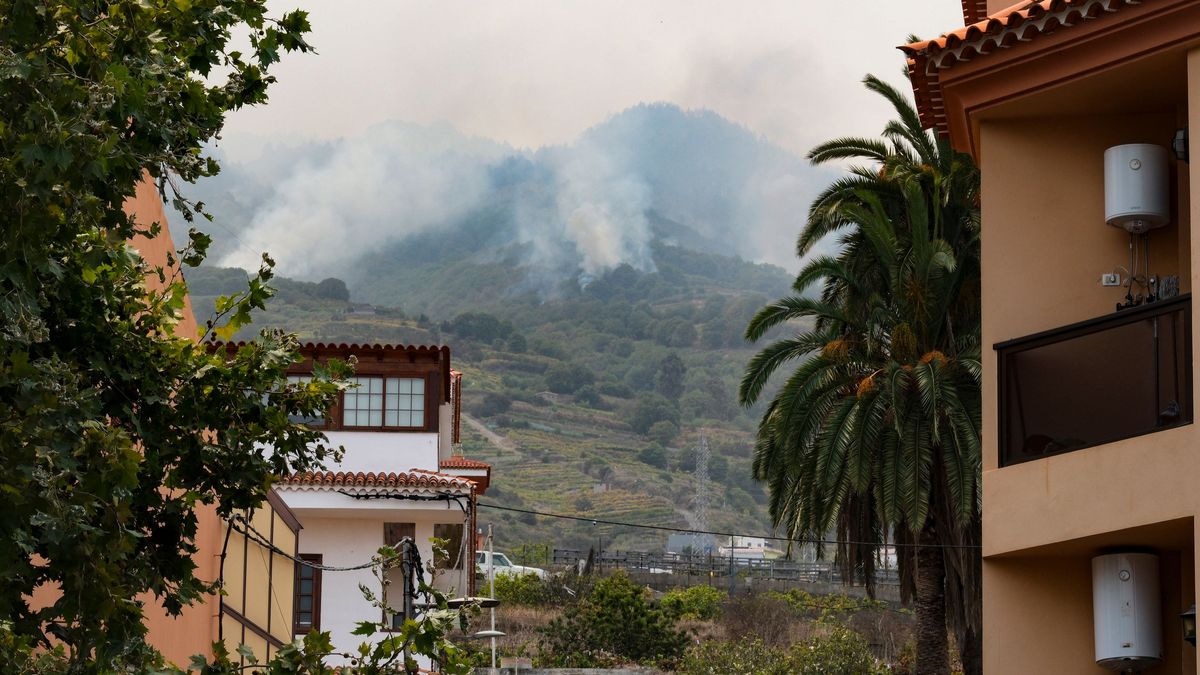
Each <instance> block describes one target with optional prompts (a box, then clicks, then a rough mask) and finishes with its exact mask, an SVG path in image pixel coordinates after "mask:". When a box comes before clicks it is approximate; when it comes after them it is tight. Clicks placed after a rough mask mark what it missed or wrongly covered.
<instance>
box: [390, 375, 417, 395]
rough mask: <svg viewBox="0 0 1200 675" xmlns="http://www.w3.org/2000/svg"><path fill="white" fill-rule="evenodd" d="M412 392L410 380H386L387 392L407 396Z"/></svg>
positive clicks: (394, 378)
mask: <svg viewBox="0 0 1200 675" xmlns="http://www.w3.org/2000/svg"><path fill="white" fill-rule="evenodd" d="M410 391H412V380H409V379H405V378H400V377H393V378H390V379H388V392H389V393H392V392H394V393H397V394H407V393H408V392H410Z"/></svg>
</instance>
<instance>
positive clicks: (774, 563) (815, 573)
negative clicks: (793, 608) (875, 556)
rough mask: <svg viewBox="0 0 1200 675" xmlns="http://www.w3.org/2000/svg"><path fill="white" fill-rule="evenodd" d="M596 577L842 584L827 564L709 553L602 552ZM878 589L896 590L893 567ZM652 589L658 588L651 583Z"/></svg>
mask: <svg viewBox="0 0 1200 675" xmlns="http://www.w3.org/2000/svg"><path fill="white" fill-rule="evenodd" d="M588 555H589V552H586V551H579V550H575V549H560V548H556V549H554V556H553V564H554V565H556V566H560V567H574V568H576V569H579V568H581V567H582V566H583V564H584V563H585V561H586V560H587V558H588ZM592 564H593V565H594V566H595V567H596V568H597V569H598V571H600V572H603V571H606V570H618V569H620V570H624V571H625V572H628V573H630V574H634V575H637V576H638V577H639V579H640V580H643V581H647V580H649V581H651V582H652V581H653V580H655V579H657V580H659V581H660V582H661V585H663V586H678V585H693V584H694V583H695V582H696V581H697V580H698V579H699V578H703V579H705V580H706V582H707V580H712V581H714V582H715V581H716V580H720V579H724V580H726V581H732V580H735V579H736V580H738V581H741V582H742V583H744V584H745V585H747V586H751V585H764V584H767V585H771V586H777V585H782V586H789V585H796V584H820V585H828V586H840V585H842V581H843V580H842V575H841V572H840V571H839V570H838V569H837V567H836V566H835V565H833V564H832V563H829V562H801V561H796V560H777V559H761V558H738V557H736V556H734V557H730V556H725V557H721V556H718V555H712V554H692V555H684V554H673V553H643V552H639V551H601V552H600V554H599V555H595V557H594V560H593V563H592ZM875 582H876V584H877V585H878V586H897V587H898V586H899V584H900V579H899V575H898V574H897V572H896V569H895V568H888V567H881V568H879V569H877V570H876V571H875ZM650 585H652V586H657V585H659V584H654V583H650Z"/></svg>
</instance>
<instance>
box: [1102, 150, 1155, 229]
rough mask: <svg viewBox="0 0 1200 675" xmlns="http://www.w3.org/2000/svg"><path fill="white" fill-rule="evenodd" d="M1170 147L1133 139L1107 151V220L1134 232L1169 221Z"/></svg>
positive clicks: (1152, 227)
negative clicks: (1131, 141) (1134, 141)
mask: <svg viewBox="0 0 1200 675" xmlns="http://www.w3.org/2000/svg"><path fill="white" fill-rule="evenodd" d="M1169 180H1170V179H1169V174H1168V170H1167V149H1166V148H1164V147H1162V146H1161V145H1151V144H1149V143H1133V144H1130V145H1116V146H1113V147H1111V148H1109V149H1107V150H1105V151H1104V220H1105V222H1107V223H1108V224H1109V225H1112V226H1113V227H1119V228H1122V229H1124V230H1126V231H1127V232H1130V233H1132V234H1142V233H1144V232H1148V231H1149V230H1152V229H1154V228H1156V227H1162V226H1163V225H1166V224H1167V222H1168V221H1169V220H1170V217H1171V204H1170V193H1171V186H1170V183H1169Z"/></svg>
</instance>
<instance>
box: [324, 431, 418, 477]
mask: <svg viewBox="0 0 1200 675" xmlns="http://www.w3.org/2000/svg"><path fill="white" fill-rule="evenodd" d="M325 435H326V436H327V437H329V444H330V445H331V446H334V447H336V446H339V445H340V446H342V447H344V448H345V449H346V453H345V455H344V456H343V457H342V461H341V463H340V464H334V463H333V462H330V463H328V464H327V465H326V467H325V468H326V469H328V470H329V471H347V472H355V471H362V472H365V473H381V472H383V473H387V472H393V471H395V472H398V471H408V470H410V469H426V470H428V471H437V470H438V434H425V433H409V432H403V431H397V432H383V431H327V432H325Z"/></svg>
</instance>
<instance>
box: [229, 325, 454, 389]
mask: <svg viewBox="0 0 1200 675" xmlns="http://www.w3.org/2000/svg"><path fill="white" fill-rule="evenodd" d="M247 344H249V343H248V342H246V341H245V340H239V341H237V342H220V341H218V342H212V343H209V350H211V351H218V350H220V349H224V350H226V351H227V352H231V353H232V352H236V351H237V350H239V349H241V348H242V347H245V346H246V345H247ZM300 351H301V352H302V353H304V352H307V353H308V354H309V355H311V354H313V353H315V352H353V353H358V354H374V355H380V356H383V355H387V354H398V353H406V354H431V355H435V356H436V357H437V360H438V363H439V364H440V365H441V369H440V370H441V374H442V403H449V402H450V385H451V375H450V373H451V366H450V347H448V346H446V345H398V344H380V343H372V344H366V343H357V342H350V343H347V342H302V343H300Z"/></svg>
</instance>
